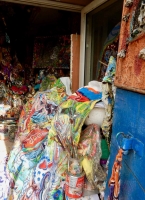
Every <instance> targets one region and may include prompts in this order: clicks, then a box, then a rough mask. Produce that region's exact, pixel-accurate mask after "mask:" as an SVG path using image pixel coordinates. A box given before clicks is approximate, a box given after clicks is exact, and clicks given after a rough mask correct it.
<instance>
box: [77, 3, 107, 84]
mask: <svg viewBox="0 0 145 200" xmlns="http://www.w3.org/2000/svg"><path fill="white" fill-rule="evenodd" d="M106 1H108V0H94V1H92V2H91V3H90V4H88V5H87V6H85V7H84V8H83V9H82V11H81V40H80V65H79V87H83V86H84V74H85V46H86V15H87V14H88V13H89V12H91V11H92V10H94V9H95V8H97V7H99V6H100V5H102V4H103V3H105V2H106Z"/></svg>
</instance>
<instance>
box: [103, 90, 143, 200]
mask: <svg viewBox="0 0 145 200" xmlns="http://www.w3.org/2000/svg"><path fill="white" fill-rule="evenodd" d="M118 132H124V133H131V134H132V135H133V136H134V137H135V138H137V139H138V140H140V141H141V142H143V143H144V144H145V95H143V94H139V93H134V92H130V91H127V90H121V89H117V93H116V100H115V107H114V117H113V131H112V139H111V156H110V162H109V173H108V179H109V178H110V176H111V170H112V165H113V163H114V159H115V156H116V154H117V152H118V145H117V142H116V134H117V133H118ZM107 185H108V183H107ZM108 194H109V189H108V187H107V190H106V194H105V200H107V196H108ZM120 200H145V149H144V153H143V157H139V156H138V155H137V154H136V153H135V152H134V151H132V150H131V151H129V154H128V155H124V156H123V164H122V170H121V191H120Z"/></svg>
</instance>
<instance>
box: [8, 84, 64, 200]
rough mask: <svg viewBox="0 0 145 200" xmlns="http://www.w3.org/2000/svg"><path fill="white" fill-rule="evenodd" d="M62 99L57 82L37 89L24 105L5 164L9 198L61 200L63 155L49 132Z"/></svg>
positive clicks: (61, 91) (62, 93)
mask: <svg viewBox="0 0 145 200" xmlns="http://www.w3.org/2000/svg"><path fill="white" fill-rule="evenodd" d="M56 85H57V84H56ZM65 100H66V93H65V90H63V89H62V88H59V85H58V87H55V88H52V89H51V90H48V91H47V92H37V93H36V94H35V96H34V97H33V98H32V99H30V100H29V102H27V104H26V105H25V106H24V109H23V110H22V113H21V117H20V120H19V124H18V132H17V136H16V139H15V143H14V147H13V150H12V151H11V154H10V157H9V160H8V164H7V172H8V175H9V179H10V189H9V192H8V199H9V200H10V199H12V200H17V199H19V200H20V199H21V200H41V199H43V200H47V199H50V200H53V199H63V184H62V183H63V180H64V177H65V171H66V169H67V159H66V154H65V152H64V151H63V150H62V148H61V147H60V146H59V144H57V143H56V142H55V141H54V140H52V141H51V142H50V141H49V144H48V133H49V130H50V128H51V120H52V119H53V117H54V115H55V114H56V112H57V108H58V105H59V104H61V103H62V102H63V101H65ZM62 163H63V165H62Z"/></svg>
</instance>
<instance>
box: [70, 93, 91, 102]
mask: <svg viewBox="0 0 145 200" xmlns="http://www.w3.org/2000/svg"><path fill="white" fill-rule="evenodd" d="M68 98H69V99H74V100H76V101H79V102H85V101H89V99H88V98H87V97H85V96H83V95H82V94H81V93H79V92H75V93H74V94H72V95H70V96H69V97H68Z"/></svg>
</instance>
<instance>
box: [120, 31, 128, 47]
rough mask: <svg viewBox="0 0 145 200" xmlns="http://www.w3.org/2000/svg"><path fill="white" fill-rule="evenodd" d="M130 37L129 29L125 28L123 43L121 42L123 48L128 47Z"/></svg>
mask: <svg viewBox="0 0 145 200" xmlns="http://www.w3.org/2000/svg"><path fill="white" fill-rule="evenodd" d="M127 38H129V34H128V30H125V33H124V36H123V39H122V44H121V50H122V49H126V40H127Z"/></svg>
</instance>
